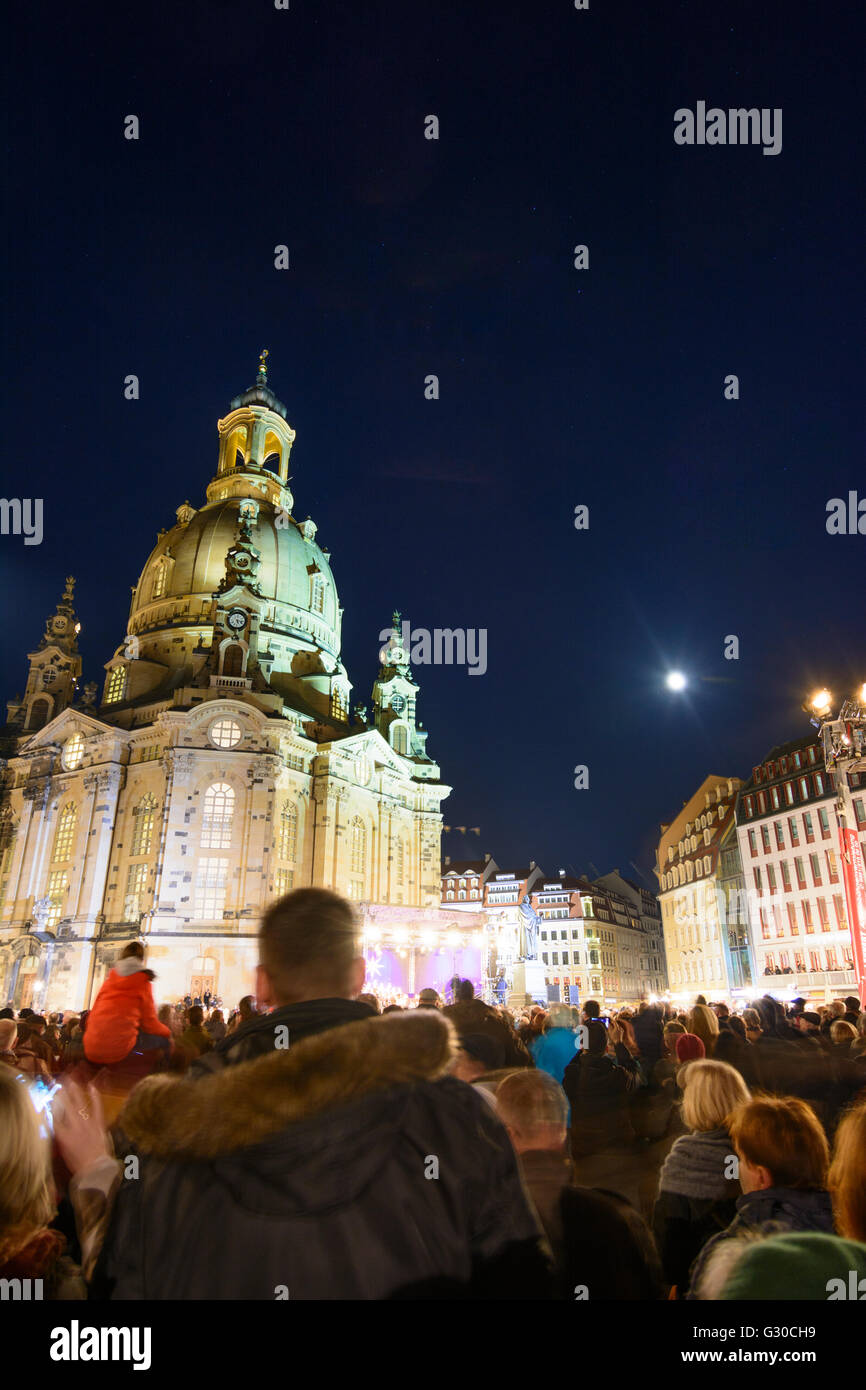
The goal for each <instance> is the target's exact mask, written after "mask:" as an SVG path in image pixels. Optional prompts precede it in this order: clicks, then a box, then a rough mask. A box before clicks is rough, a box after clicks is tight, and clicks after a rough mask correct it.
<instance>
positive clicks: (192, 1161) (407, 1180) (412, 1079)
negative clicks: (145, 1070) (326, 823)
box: [93, 888, 547, 1299]
mask: <svg viewBox="0 0 866 1390" xmlns="http://www.w3.org/2000/svg"><path fill="white" fill-rule="evenodd" d="M260 952H261V964H260V966H259V972H258V982H257V992H258V997H259V1001H260V1003H262V1004H264V1005H266V1006H272V1007H273V1012H272V1013H270V1014H269V1015H267V1016H266V1017H265V1018H264V1019H263V1018H260V1017H257V1018H256V1019H255V1020H253V1022H252V1025H251V1031H247V1032H246V1038H245V1040H244V1041H243V1045H242V1054H241V1056H239V1057H238V1056H237V1055H233V1054H234V1049H224V1050H223V1052H222V1059H221V1063H217V1067H216V1069H215V1070H213V1071H212V1072H211V1073H210V1074H204V1073H203V1072H202V1071H201V1070H200V1072H199V1075H198V1077H197V1079H196V1080H195V1081H194V1082H193V1081H190V1080H189V1079H181V1078H177V1077H171V1076H162V1077H151V1078H150V1079H148V1080H147V1081H145V1082H143V1083H142V1084H141V1085H140V1086H138V1087H137V1089H136V1090H135V1091H134V1092H133V1093H132V1095H131V1096H130V1098H129V1100H128V1101H127V1103H126V1106H125V1108H124V1110H123V1111H122V1113H121V1116H120V1125H121V1128H122V1129H123V1131H124V1133H125V1135H126V1136H128V1138H129V1140H131V1141H132V1143H133V1144H134V1145H135V1147H136V1150H137V1153H138V1155H139V1156H140V1160H141V1167H140V1177H139V1180H138V1181H135V1182H127V1183H123V1184H122V1185H121V1190H120V1193H119V1195H118V1200H117V1205H116V1207H115V1211H114V1214H113V1219H112V1224H111V1227H110V1230H109V1233H108V1236H107V1240H106V1244H105V1247H104V1251H103V1256H102V1260H101V1265H100V1270H99V1272H98V1275H97V1279H96V1282H95V1286H94V1290H93V1292H94V1294H95V1295H96V1296H97V1297H99V1296H102V1297H109V1298H114V1299H142V1298H162V1299H188V1298H195V1299H285V1298H291V1299H386V1298H413V1297H446V1298H453V1297H474V1296H477V1297H497V1296H502V1297H515V1296H520V1297H521V1298H523V1297H530V1298H531V1297H544V1296H545V1295H546V1293H547V1264H546V1260H545V1258H544V1256H543V1254H542V1253H541V1246H540V1244H539V1241H540V1231H539V1225H538V1221H537V1218H536V1216H535V1214H534V1212H533V1211H532V1209H531V1207H530V1206H529V1204H528V1201H527V1198H526V1195H525V1193H524V1190H523V1188H522V1185H521V1180H520V1175H519V1172H518V1167H517V1161H516V1158H515V1155H514V1151H513V1149H512V1146H511V1143H510V1141H509V1138H508V1135H507V1133H506V1131H505V1129H504V1128H503V1126H502V1125H501V1123H500V1122H499V1120H498V1119H497V1117H496V1115H495V1114H494V1113H493V1112H492V1111H491V1108H490V1106H489V1105H487V1104H486V1103H485V1102H484V1100H483V1099H482V1098H481V1097H480V1096H479V1095H478V1094H477V1093H476V1091H475V1089H474V1088H473V1087H472V1086H469V1085H467V1084H466V1083H465V1082H463V1081H460V1080H458V1079H457V1078H456V1077H455V1076H453V1075H451V1074H450V1073H451V1068H452V1065H453V1062H454V1058H455V1053H456V1049H457V1043H456V1038H455V1033H454V1029H453V1026H452V1025H451V1024H450V1023H449V1021H448V1020H447V1019H445V1018H443V1016H442V1015H441V1014H440V1013H439V1012H438V1011H434V1010H413V1011H411V1012H407V1013H398V1014H393V1015H389V1016H387V1017H377V1016H375V1015H374V1014H373V1012H372V1010H370V1009H369V1008H368V1007H367V1006H366V1005H362V1004H361V1005H359V1004H357V1003H356V1002H355V1001H354V995H356V994H357V993H358V991H359V990H360V989H361V988H362V985H363V979H364V961H363V959H362V958H360V957H359V952H358V943H357V925H356V921H355V917H354V913H353V910H352V908H351V905H350V904H349V903H348V902H346V901H345V900H344V899H342V898H340V897H338V895H337V894H334V893H330V892H327V891H325V890H323V889H313V888H308V889H300V890H298V891H297V892H295V893H291V894H289V895H288V897H286V898H283V899H281V900H280V901H279V902H277V903H275V904H274V905H273V906H272V907H271V908H270V909H269V911H268V913H267V914H266V916H265V918H264V921H263V923H262V927H261V932H260ZM341 1006H345V1007H341ZM296 1021H297V1032H295V1031H293V1024H294V1023H295V1022H296ZM268 1028H269V1029H270V1033H269V1034H268V1032H267V1029H268ZM243 1031H244V1030H240V1032H241V1033H242V1032H243ZM237 1036H240V1033H239V1034H238V1035H236V1037H237ZM266 1037H267V1039H268V1041H267V1045H265V1039H266ZM215 1053H219V1049H215ZM213 1055H214V1054H209V1058H208V1059H202V1060H203V1061H208V1060H210V1057H212V1056H213Z"/></svg>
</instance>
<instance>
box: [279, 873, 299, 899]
mask: <svg viewBox="0 0 866 1390" xmlns="http://www.w3.org/2000/svg"><path fill="white" fill-rule="evenodd" d="M294 886H295V871H294V869H277V872H276V873H275V874H274V889H275V892H276V895H277V897H278V898H284V897H285V896H286V894H287V893H291V891H292V889H293V888H294Z"/></svg>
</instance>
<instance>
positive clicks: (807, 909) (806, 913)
mask: <svg viewBox="0 0 866 1390" xmlns="http://www.w3.org/2000/svg"><path fill="white" fill-rule="evenodd" d="M803 921H804V922H805V924H806V935H807V936H811V935H812V934H813V933H814V931H815V923H814V922H813V921H812V904H811V903H810V902H809V900H808V899H807V898H804V899H803Z"/></svg>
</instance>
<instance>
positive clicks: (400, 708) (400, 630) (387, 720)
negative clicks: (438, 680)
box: [373, 612, 427, 760]
mask: <svg viewBox="0 0 866 1390" xmlns="http://www.w3.org/2000/svg"><path fill="white" fill-rule="evenodd" d="M379 660H380V662H381V665H380V666H379V674H378V676H377V677H376V680H375V683H374V685H373V722H374V724H375V726H376V728H377V729H378V730H379V733H380V734H381V735H382V737H383V738H385V739H386V740H387V741H388V743H390V745H391V747H392V748H393V749H394V751H395V752H396V753H400V754H402V756H403V757H405V758H414V757H417V758H420V759H422V760H423V759H426V757H427V752H426V745H427V731H426V730H425V728H424V726H423V724H421V723H420V721H419V720H418V719H417V718H416V709H415V706H416V701H417V698H418V682H417V681H416V680H415V677H414V676H413V675H412V667H411V664H410V658H409V624H408V623H405V622H401V620H400V614H399V613H397V612H395V613H394V614H393V616H392V619H391V632H390V634H389V636H388V640H387V642H386V643H385V645H384V646H383V647H382V649H381V651H380V652H379Z"/></svg>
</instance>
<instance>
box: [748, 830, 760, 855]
mask: <svg viewBox="0 0 866 1390" xmlns="http://www.w3.org/2000/svg"><path fill="white" fill-rule="evenodd" d="M749 849H750V850H751V852H752V856H753V857H754V856H755V855H756V854H757V853H758V837H757V836H756V834H755V832H754V830H750V831H749Z"/></svg>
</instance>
